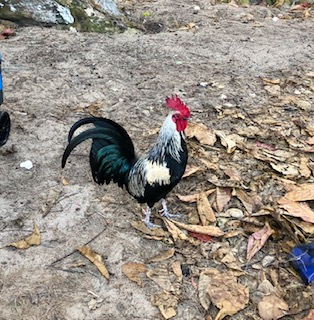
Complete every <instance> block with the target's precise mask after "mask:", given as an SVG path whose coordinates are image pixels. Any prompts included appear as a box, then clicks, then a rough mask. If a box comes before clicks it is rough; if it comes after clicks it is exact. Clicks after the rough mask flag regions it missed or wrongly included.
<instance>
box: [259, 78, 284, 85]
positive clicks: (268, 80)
mask: <svg viewBox="0 0 314 320" xmlns="http://www.w3.org/2000/svg"><path fill="white" fill-rule="evenodd" d="M262 81H263V82H264V84H280V79H268V78H262Z"/></svg>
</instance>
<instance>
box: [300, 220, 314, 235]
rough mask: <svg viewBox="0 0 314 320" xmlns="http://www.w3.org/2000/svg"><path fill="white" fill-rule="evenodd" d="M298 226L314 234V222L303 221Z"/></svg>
mask: <svg viewBox="0 0 314 320" xmlns="http://www.w3.org/2000/svg"><path fill="white" fill-rule="evenodd" d="M298 226H299V227H300V228H301V229H302V230H303V231H304V232H305V233H309V234H312V235H314V224H313V223H309V222H304V221H301V222H300V223H299V224H298Z"/></svg>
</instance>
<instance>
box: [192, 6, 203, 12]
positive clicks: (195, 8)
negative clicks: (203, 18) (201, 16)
mask: <svg viewBox="0 0 314 320" xmlns="http://www.w3.org/2000/svg"><path fill="white" fill-rule="evenodd" d="M193 10H194V13H197V12H199V11H200V10H201V8H200V6H194V8H193Z"/></svg>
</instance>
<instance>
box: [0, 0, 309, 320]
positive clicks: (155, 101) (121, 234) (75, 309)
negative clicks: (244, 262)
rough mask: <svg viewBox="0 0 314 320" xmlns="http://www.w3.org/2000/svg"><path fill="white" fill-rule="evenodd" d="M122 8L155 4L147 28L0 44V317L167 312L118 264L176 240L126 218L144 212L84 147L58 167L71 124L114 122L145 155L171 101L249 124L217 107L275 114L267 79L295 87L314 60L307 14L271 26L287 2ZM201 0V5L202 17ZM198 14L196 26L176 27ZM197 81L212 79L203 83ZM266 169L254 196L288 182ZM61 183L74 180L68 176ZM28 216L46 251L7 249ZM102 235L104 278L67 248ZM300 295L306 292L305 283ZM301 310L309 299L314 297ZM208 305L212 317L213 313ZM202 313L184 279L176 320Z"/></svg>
mask: <svg viewBox="0 0 314 320" xmlns="http://www.w3.org/2000/svg"><path fill="white" fill-rule="evenodd" d="M127 5H128V6H129V7H127V9H128V10H130V11H132V10H133V13H134V14H135V15H138V16H140V14H141V12H143V11H149V12H151V15H150V17H149V22H152V23H151V24H149V23H148V24H147V26H148V27H147V32H146V33H142V32H138V33H136V32H133V31H128V32H126V33H124V34H117V35H101V34H87V33H85V34H78V33H73V32H68V31H58V30H55V29H41V28H31V27H29V28H23V29H20V30H18V32H17V35H16V36H15V37H12V38H10V39H8V40H3V41H1V43H0V47H1V52H2V54H3V78H4V79H3V80H4V93H5V103H4V104H3V105H2V106H1V108H2V109H5V110H8V111H9V112H10V115H11V118H12V133H11V136H10V140H9V142H8V143H7V145H6V146H5V147H3V148H2V149H1V154H0V177H1V178H0V202H1V206H0V245H1V247H2V248H1V251H0V291H1V295H0V301H1V302H0V304H1V314H0V319H6V320H8V319H15V320H18V319H23V320H26V319H75V320H79V319H159V318H160V317H161V316H160V314H159V310H158V308H156V307H155V306H153V305H152V304H151V301H150V295H151V294H153V293H154V292H157V291H158V286H157V284H155V283H154V282H152V281H150V280H149V279H147V278H144V286H143V287H138V286H137V285H136V284H135V283H133V282H131V281H130V280H129V279H127V278H126V277H125V276H124V275H123V273H122V271H121V268H122V265H123V264H124V263H125V262H127V261H137V262H146V261H147V259H148V258H149V257H151V256H153V255H154V254H157V253H159V252H160V251H162V250H166V249H168V248H170V247H171V245H168V244H166V243H163V242H162V241H156V240H148V239H146V238H145V237H144V235H143V234H142V233H141V232H139V231H137V230H135V229H134V228H132V227H131V225H130V222H131V221H133V220H140V219H141V218H142V213H141V207H140V205H138V204H137V203H135V201H134V200H133V199H131V198H130V197H129V196H128V195H127V194H126V192H124V191H122V190H120V189H119V188H118V187H117V186H115V185H109V186H105V187H100V186H98V185H96V184H95V183H94V182H93V181H92V177H91V174H90V170H89V164H88V156H87V155H88V150H89V145H88V144H85V145H84V146H82V147H80V148H78V149H77V151H76V152H75V155H73V156H71V157H70V161H69V162H68V164H67V167H66V168H65V170H63V171H62V170H61V168H60V164H61V156H62V153H63V150H64V147H65V145H66V136H67V132H68V130H69V128H70V126H71V125H72V124H73V122H74V121H76V120H77V119H79V118H81V117H83V116H86V115H89V114H94V115H101V116H104V117H108V118H111V119H113V120H115V121H117V122H119V123H120V124H122V125H123V126H124V127H125V128H126V129H127V131H128V132H129V134H130V135H131V136H132V137H133V138H134V142H135V145H136V148H137V150H138V151H139V153H141V152H143V151H145V150H147V149H148V148H149V146H150V145H151V144H152V143H153V141H154V140H155V138H156V135H155V134H152V133H151V129H155V128H158V127H159V126H160V125H161V123H162V121H163V119H164V117H165V116H166V114H167V110H166V108H165V107H164V99H165V97H166V96H167V95H171V94H173V93H177V94H179V95H180V96H181V97H182V99H183V100H184V101H185V102H186V103H187V105H188V106H189V107H190V108H191V110H192V114H193V119H192V120H193V121H194V122H198V121H199V122H202V123H205V124H206V125H208V126H209V127H211V128H214V129H216V130H218V129H220V130H225V131H226V132H227V133H234V132H235V128H237V129H239V128H241V127H242V128H243V130H244V131H245V129H246V128H247V123H248V122H250V121H251V120H250V119H248V118H247V120H248V122H247V121H246V120H243V119H241V118H235V117H232V116H228V114H227V113H226V114H225V116H224V117H219V114H220V115H221V112H222V111H224V110H226V109H228V108H229V109H230V108H231V109H232V112H233V111H234V110H236V111H237V112H239V113H242V114H244V115H246V116H247V115H248V114H249V115H250V117H251V118H253V122H254V123H258V122H259V121H260V120H261V119H263V117H265V116H266V115H267V116H269V113H268V112H269V108H271V106H272V103H271V101H272V100H271V99H272V97H271V95H270V94H269V92H267V91H266V90H265V88H264V85H263V83H262V81H261V77H266V78H280V79H282V80H283V81H286V80H287V79H297V81H296V80H295V81H294V82H293V81H290V82H289V81H287V85H286V86H285V90H288V91H289V90H290V92H292V93H293V92H294V90H296V89H298V87H299V84H300V83H302V79H303V78H304V77H305V74H306V73H308V72H310V71H313V69H314V62H313V61H314V51H313V44H314V33H313V19H312V18H309V19H307V20H304V19H303V18H302V17H301V15H299V16H293V17H292V18H291V17H290V19H280V20H278V21H273V20H272V17H273V14H277V13H278V12H279V11H270V10H269V9H267V8H265V7H252V8H234V7H232V6H228V5H217V6H211V5H210V4H209V2H208V1H192V2H191V1H181V2H180V4H173V3H172V1H162V2H159V3H158V4H157V3H154V2H152V3H149V2H148V3H141V4H138V5H137V6H134V7H133V6H131V5H130V4H129V3H127ZM195 5H199V6H200V8H201V10H199V11H198V13H195V12H194V9H193V7H194V6H195ZM283 14H284V15H285V14H286V12H283ZM190 22H193V23H195V27H193V26H192V28H190V29H188V28H186V29H184V28H183V30H179V28H178V26H179V27H180V26H181V27H182V26H185V25H186V24H188V23H190ZM154 23H155V24H154ZM156 23H157V24H158V23H159V24H160V26H161V27H160V29H158V28H157V29H158V31H160V32H158V33H154V31H156V28H154V26H156ZM151 26H153V27H151ZM201 82H207V83H208V85H207V86H200V85H199V84H200V83H201ZM222 95H224V96H223V97H224V98H223V100H224V101H223V100H222ZM311 99H312V100H311V101H312V102H313V95H312V98H311ZM225 102H226V103H227V102H228V103H229V104H224V103H225ZM282 111H283V109H281V111H280V112H282ZM296 112H299V111H296ZM300 112H303V113H302V114H301V115H302V117H305V119H307V120H309V119H311V117H313V111H311V109H310V110H309V109H308V110H305V111H304V110H303V111H300ZM292 113H293V112H290V111H286V112H285V113H283V114H284V115H283V116H282V113H280V115H281V116H282V118H281V121H282V126H283V127H284V128H288V127H291V126H292V122H291V121H292V118H293V115H295V114H292ZM298 115H300V114H299V113H298ZM312 119H313V118H312ZM263 132H264V134H265V135H264V138H265V141H264V142H269V143H275V144H276V145H280V146H283V145H284V142H283V140H282V139H281V138H278V136H277V137H276V135H275V134H274V133H273V131H272V126H271V125H269V127H267V126H266V127H265V126H264V127H263ZM267 132H268V133H269V134H266V133H267ZM217 150H218V151H219V150H221V153H220V155H221V161H222V163H224V164H227V165H228V164H229V165H230V163H231V164H232V165H233V163H234V165H237V166H238V168H241V172H242V174H243V180H244V182H245V183H248V184H249V183H250V181H251V180H252V179H253V176H254V177H257V176H258V173H259V174H261V175H262V174H263V170H264V169H263V168H264V167H260V166H259V164H258V163H257V162H256V160H254V159H253V158H250V157H249V156H248V155H246V156H245V155H244V158H236V157H234V158H232V156H231V155H230V154H226V153H225V148H224V147H223V146H221V145H220V146H216V149H215V150H212V151H210V150H209V151H210V152H212V154H213V157H214V155H215V156H216V155H217V153H219V152H218V151H217ZM245 157H247V160H246V161H245V160H243V159H246V158H245ZM25 160H31V161H32V162H33V165H34V167H33V168H32V169H31V170H26V169H23V168H20V163H21V162H23V161H25ZM209 160H211V159H209ZM191 163H195V159H193V158H192V159H191ZM267 168H268V173H269V172H270V171H271V169H270V168H269V167H268V165H267ZM256 171H258V172H256ZM208 174H211V173H210V172H209V173H208ZM270 177H271V175H270V174H269V175H268V178H269V179H268V181H266V182H265V181H264V182H263V188H261V189H260V190H259V193H260V195H261V196H262V197H263V200H264V201H266V202H267V201H269V203H268V204H270V205H271V199H273V198H275V197H276V196H278V194H281V193H280V192H282V190H281V189H280V188H279V189H278V188H277V189H276V188H275V187H274V183H273V182H272V181H271V178H270ZM63 178H65V179H66V180H68V182H69V185H66V186H65V185H64V184H63V183H62V179H63ZM224 179H225V180H227V178H226V177H225V178H222V181H223V180H224ZM256 179H258V178H256ZM311 179H312V180H313V176H311V178H310V179H309V180H311ZM209 186H210V183H209V182H208V177H207V176H206V175H205V174H203V175H202V176H201V177H196V178H193V177H191V178H188V179H186V180H184V181H183V182H182V183H181V184H180V185H179V186H178V187H177V188H176V190H175V192H178V193H181V194H188V193H189V192H191V191H193V190H196V189H198V188H201V187H207V188H208V187H209ZM175 192H173V193H172V194H171V195H169V205H170V208H171V209H172V210H173V211H179V212H181V213H182V214H183V217H182V218H180V219H181V220H182V221H186V215H185V213H188V212H189V210H191V208H193V206H194V207H195V205H193V204H191V205H185V204H183V203H181V202H180V201H179V200H178V199H177V197H176V196H175ZM49 201H50V203H49ZM266 204H267V203H266ZM34 223H36V224H37V225H38V227H39V229H40V231H41V236H42V242H41V245H40V246H34V247H31V248H29V249H27V250H16V249H13V248H10V247H6V245H7V244H8V243H11V242H12V241H16V240H18V239H21V238H23V237H25V236H26V235H28V234H29V233H31V232H32V229H33V224H34ZM103 230H104V231H103ZM101 231H103V232H102V233H101V234H100V235H99V236H98V237H96V239H95V240H93V241H92V242H91V243H90V245H91V247H92V248H93V249H94V250H95V251H97V252H98V253H100V254H101V255H102V256H103V257H104V261H105V264H106V265H107V267H108V269H109V271H110V275H111V279H110V282H109V283H107V281H106V280H105V279H104V278H103V277H102V276H101V275H100V274H99V272H98V271H97V270H96V269H95V267H94V266H92V265H91V264H90V263H89V262H88V261H87V260H86V259H84V258H83V257H82V256H81V255H80V254H79V253H73V254H71V255H69V256H67V255H68V254H70V253H72V252H73V250H75V248H76V247H77V246H81V245H84V244H86V243H87V242H89V241H90V240H91V239H92V238H93V237H95V236H96V235H97V234H98V233H99V232H101ZM272 248H275V249H276V247H272ZM176 250H177V253H176V256H175V258H176V259H178V260H180V261H181V262H182V263H188V264H189V265H190V266H191V268H192V270H193V272H195V273H197V270H200V269H201V268H203V267H206V266H208V265H211V262H210V261H209V260H208V259H206V258H205V257H204V256H202V255H201V254H200V250H201V249H200V248H198V247H192V246H189V245H187V244H185V245H184V246H183V247H176ZM279 251H280V250H279ZM279 251H278V252H279ZM278 252H277V253H278ZM263 254H267V250H265V252H264V253H263ZM278 254H279V253H278ZM281 254H282V255H283V253H281ZM63 257H64V258H63ZM195 257H197V258H195ZM61 258H63V259H61ZM58 259H61V260H60V261H59V262H57V263H55V264H54V265H53V266H54V267H52V266H51V264H52V263H53V262H55V261H56V260H58ZM153 266H154V264H150V265H149V267H153ZM193 268H194V269H193ZM248 272H250V271H248ZM294 278H295V277H294ZM251 281H253V280H252V279H251V278H250V277H247V278H246V280H245V279H244V282H245V283H249V282H251ZM297 281H299V280H297ZM253 282H254V281H253ZM252 290H253V289H252ZM298 290H299V292H301V291H304V292H307V294H309V292H308V290H309V289H307V288H305V287H304V286H302V285H301V284H300V285H299V287H298ZM286 300H289V298H288V297H286ZM291 301H292V300H291ZM288 303H289V306H290V308H293V307H295V306H293V303H292V302H291V304H290V302H289V301H288ZM307 307H308V308H310V307H312V308H313V300H312V306H310V305H307ZM305 309H306V307H304V308H303V310H305ZM213 312H214V313H212V316H213V317H214V316H215V312H216V313H217V309H216V311H213ZM208 314H209V313H207V312H206V311H205V310H204V309H203V308H202V306H201V305H200V303H199V301H198V296H197V290H196V289H195V288H194V287H193V286H191V281H190V278H188V277H187V278H185V280H184V282H183V285H182V296H181V298H180V302H179V304H178V308H177V316H176V317H175V319H184V320H185V319H186V320H188V319H205V318H206V316H207V315H208ZM293 318H294V317H293V316H287V317H286V319H293ZM232 319H259V317H258V315H257V310H256V305H254V303H253V302H252V301H251V302H250V305H249V307H248V309H247V310H244V311H242V312H241V313H239V314H238V315H237V316H234V317H232Z"/></svg>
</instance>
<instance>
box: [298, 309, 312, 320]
mask: <svg viewBox="0 0 314 320" xmlns="http://www.w3.org/2000/svg"><path fill="white" fill-rule="evenodd" d="M313 319H314V309H312V310H310V312H309V314H308V315H307V316H305V317H304V318H302V319H301V320H313Z"/></svg>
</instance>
